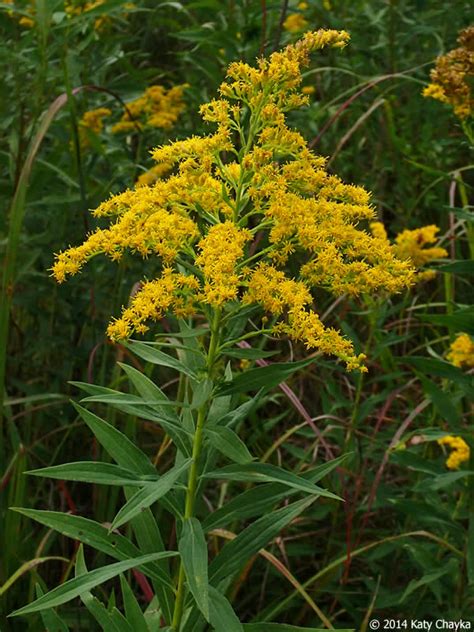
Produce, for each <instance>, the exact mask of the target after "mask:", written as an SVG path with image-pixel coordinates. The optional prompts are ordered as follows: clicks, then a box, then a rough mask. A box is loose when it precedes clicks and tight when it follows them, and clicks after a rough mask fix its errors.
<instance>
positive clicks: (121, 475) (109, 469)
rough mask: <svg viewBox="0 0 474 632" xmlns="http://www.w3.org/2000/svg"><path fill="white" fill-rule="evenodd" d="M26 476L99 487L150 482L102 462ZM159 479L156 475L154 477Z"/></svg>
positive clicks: (82, 463) (49, 469)
mask: <svg viewBox="0 0 474 632" xmlns="http://www.w3.org/2000/svg"><path fill="white" fill-rule="evenodd" d="M25 474H32V475H33V476H45V477H47V478H58V479H60V480H64V481H80V482H83V483H96V484H99V485H121V486H123V485H130V486H133V487H142V486H143V485H146V484H147V483H150V482H151V481H150V480H147V479H144V478H140V477H138V476H137V475H136V474H134V473H133V472H131V471H130V470H126V469H125V468H123V467H120V466H118V465H114V464H113V463H101V462H100V461H77V462H75V463H64V465H54V466H53V467H43V468H41V469H40V470H30V471H29V472H25ZM153 478H154V479H157V478H158V477H157V476H156V475H155V476H154V477H153Z"/></svg>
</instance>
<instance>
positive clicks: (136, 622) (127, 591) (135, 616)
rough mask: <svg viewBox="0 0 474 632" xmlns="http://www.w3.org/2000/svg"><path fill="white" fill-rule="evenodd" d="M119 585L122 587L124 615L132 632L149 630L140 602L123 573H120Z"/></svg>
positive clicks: (146, 631) (147, 631)
mask: <svg viewBox="0 0 474 632" xmlns="http://www.w3.org/2000/svg"><path fill="white" fill-rule="evenodd" d="M120 586H121V588H122V597H123V605H124V608H125V615H126V617H127V621H128V623H129V624H130V626H131V628H132V630H133V632H150V631H149V629H148V625H147V623H146V620H145V615H144V614H143V612H142V609H141V608H140V604H139V603H138V601H137V598H136V597H135V595H134V594H133V590H132V589H131V588H130V586H129V585H128V583H127V580H126V579H125V577H124V576H123V575H120Z"/></svg>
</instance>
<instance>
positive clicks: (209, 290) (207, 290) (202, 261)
mask: <svg viewBox="0 0 474 632" xmlns="http://www.w3.org/2000/svg"><path fill="white" fill-rule="evenodd" d="M251 239H252V233H251V232H250V231H249V230H247V229H245V228H239V227H238V226H237V225H236V224H234V222H232V221H225V222H223V223H222V224H216V225H215V226H212V227H211V228H210V229H209V231H208V233H207V235H206V236H205V237H204V238H203V239H201V241H200V242H199V244H198V248H199V251H200V252H199V255H198V257H196V261H195V263H196V265H197V266H199V268H200V269H201V270H202V271H203V274H204V278H205V284H204V292H203V294H202V300H203V301H204V302H205V303H209V304H210V305H213V306H214V307H220V306H221V305H222V304H223V303H226V302H227V301H231V300H233V299H235V298H237V290H238V287H239V281H240V278H241V276H240V275H239V274H238V272H237V270H236V264H237V262H238V261H239V259H241V258H242V257H243V255H244V244H245V243H246V242H247V241H250V240H251Z"/></svg>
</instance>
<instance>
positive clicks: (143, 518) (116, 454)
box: [74, 404, 180, 623]
mask: <svg viewBox="0 0 474 632" xmlns="http://www.w3.org/2000/svg"><path fill="white" fill-rule="evenodd" d="M74 406H75V408H76V410H77V411H78V412H79V414H80V415H81V417H82V419H83V420H84V421H85V422H86V424H87V425H88V426H89V428H90V429H91V430H92V432H93V433H94V435H95V436H96V438H97V440H98V442H99V443H100V444H101V445H102V446H103V447H104V449H105V450H106V451H107V452H108V453H109V454H110V456H111V457H112V458H113V459H114V461H116V462H117V463H118V464H119V465H120V467H124V468H126V469H129V470H132V471H133V472H137V474H143V475H144V476H148V475H156V469H155V468H154V467H153V465H152V464H151V462H150V460H149V459H148V457H147V456H146V454H144V453H143V452H142V451H141V450H140V449H139V448H138V447H137V446H136V445H135V444H134V443H132V442H131V441H130V439H128V438H127V437H126V436H125V435H124V434H123V433H121V432H120V431H119V430H117V428H114V427H113V426H111V425H110V424H109V423H107V422H106V421H104V420H103V419H101V418H100V417H97V415H94V414H93V413H91V412H90V411H88V410H87V409H86V408H83V407H82V406H79V405H78V404H74ZM125 496H126V498H127V499H128V498H130V497H131V496H132V493H131V489H130V488H129V487H125ZM161 503H162V504H163V506H164V507H166V509H168V511H171V512H172V513H173V514H174V515H175V516H179V515H180V508H179V506H178V505H177V503H176V500H175V499H174V498H173V496H172V495H171V494H169V495H168V496H167V497H163V498H162V500H161ZM131 524H132V528H133V531H134V533H135V537H136V539H137V542H138V545H139V547H140V550H141V551H142V552H144V553H152V552H154V551H164V550H165V547H164V544H163V538H162V537H161V533H160V530H159V528H158V525H157V523H156V520H155V518H154V516H153V514H152V513H151V511H150V510H149V509H146V510H145V511H143V512H142V513H141V514H140V515H138V516H136V517H135V518H134V519H133V520H132V522H131ZM157 564H159V566H160V567H161V568H162V570H163V573H165V574H166V576H167V577H169V578H170V574H169V568H168V563H167V560H166V559H163V560H161V561H160V562H157ZM170 581H171V578H170ZM167 583H169V582H167ZM153 588H154V589H155V592H156V594H157V596H158V599H159V603H160V606H161V608H162V611H163V615H164V617H165V619H166V621H167V622H168V623H169V622H170V621H171V619H172V617H173V608H174V594H173V591H172V590H171V589H170V588H169V586H168V585H164V584H163V583H161V582H159V581H156V580H153Z"/></svg>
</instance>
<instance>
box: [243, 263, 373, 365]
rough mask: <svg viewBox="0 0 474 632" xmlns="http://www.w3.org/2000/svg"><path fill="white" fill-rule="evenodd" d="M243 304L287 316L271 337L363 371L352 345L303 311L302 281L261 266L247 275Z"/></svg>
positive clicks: (306, 296) (309, 299) (305, 297)
mask: <svg viewBox="0 0 474 632" xmlns="http://www.w3.org/2000/svg"><path fill="white" fill-rule="evenodd" d="M243 300H244V303H259V304H260V305H262V307H263V308H264V309H265V310H266V311H267V312H270V313H271V314H273V315H274V316H281V314H282V313H283V312H284V311H286V312H287V322H280V323H279V324H278V325H277V326H276V327H275V333H281V334H286V335H288V336H289V337H290V338H293V340H296V341H301V342H303V343H305V345H306V347H307V348H308V349H318V350H319V351H321V352H323V353H326V354H332V355H336V356H338V357H339V358H341V359H342V360H344V361H345V362H346V365H347V368H348V369H349V370H350V369H355V368H359V369H361V370H366V368H365V367H364V366H361V363H362V361H363V360H364V358H365V356H364V355H363V354H360V355H358V356H354V352H353V348H352V344H351V343H350V342H349V341H348V340H345V339H344V338H342V336H341V335H340V334H339V332H338V331H336V330H335V329H330V328H326V327H324V325H323V324H322V322H321V320H320V318H319V316H318V314H317V313H316V312H315V311H314V310H311V309H307V305H308V304H311V303H312V300H313V299H312V296H311V293H310V291H309V289H308V287H307V286H306V285H305V283H303V282H302V281H295V280H293V279H289V278H288V277H287V276H285V273H284V272H283V271H281V270H277V269H276V268H275V267H273V266H271V265H269V264H267V263H263V262H262V263H259V264H258V265H257V267H256V268H255V269H254V270H253V271H252V272H251V273H250V278H249V281H248V291H247V293H246V294H245V295H244V299H243Z"/></svg>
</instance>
